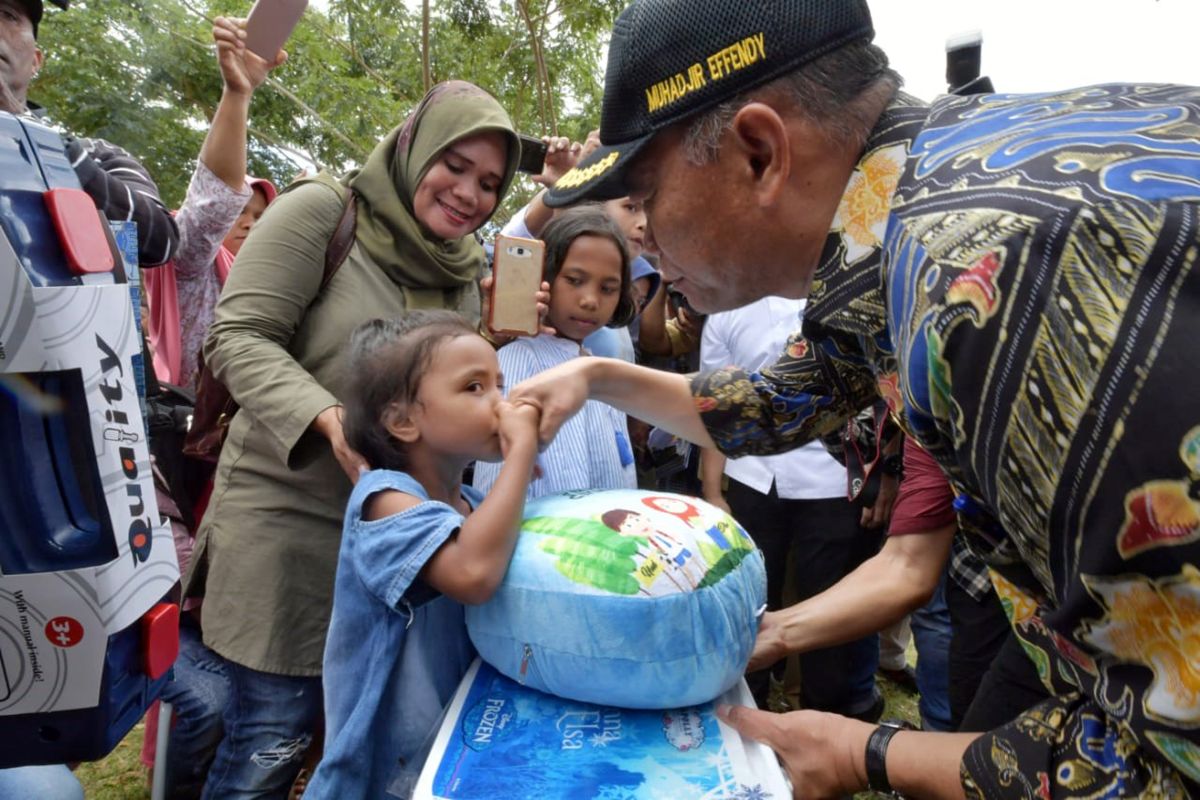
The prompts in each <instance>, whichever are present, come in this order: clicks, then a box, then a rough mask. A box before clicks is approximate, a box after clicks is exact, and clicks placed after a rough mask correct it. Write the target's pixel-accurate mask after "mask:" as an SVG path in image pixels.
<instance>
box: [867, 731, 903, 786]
mask: <svg viewBox="0 0 1200 800" xmlns="http://www.w3.org/2000/svg"><path fill="white" fill-rule="evenodd" d="M904 729H905V726H904V725H902V724H900V723H898V722H880V723H879V727H877V728H876V729H875V730H873V731H871V736H870V737H869V738H868V739H867V786H868V788H870V789H871V791H873V792H891V791H892V784H891V783H889V782H888V776H887V748H888V744H889V743H890V742H891V741H892V737H893V736H895V735H896V734H897V733H898V732H900V731H902V730H904Z"/></svg>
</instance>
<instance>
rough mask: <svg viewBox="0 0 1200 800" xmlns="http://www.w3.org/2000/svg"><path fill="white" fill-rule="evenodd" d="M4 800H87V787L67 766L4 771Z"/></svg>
mask: <svg viewBox="0 0 1200 800" xmlns="http://www.w3.org/2000/svg"><path fill="white" fill-rule="evenodd" d="M0 797H3V798H4V800H83V786H82V785H81V784H80V783H79V779H78V778H76V777H75V776H74V775H73V774H72V773H71V770H69V769H67V766H66V765H65V764H50V765H48V766H44V767H13V768H12V769H0Z"/></svg>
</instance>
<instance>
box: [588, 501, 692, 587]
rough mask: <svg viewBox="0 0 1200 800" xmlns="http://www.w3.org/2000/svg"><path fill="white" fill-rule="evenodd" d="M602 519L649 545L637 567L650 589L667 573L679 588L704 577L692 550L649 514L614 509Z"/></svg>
mask: <svg viewBox="0 0 1200 800" xmlns="http://www.w3.org/2000/svg"><path fill="white" fill-rule="evenodd" d="M600 520H601V521H602V522H603V523H604V524H605V525H607V526H608V527H610V528H612V529H613V530H614V531H616V532H617V533H619V534H621V535H622V536H630V537H634V536H636V537H641V538H643V539H645V540H646V542H647V543H648V544H649V546H650V552H649V553H646V554H644V557H645V560H644V561H643V563H642V564H641V565H639V567H638V569H637V578H638V580H639V581H641V582H642V585H643V586H645V587H647V589H650V588H651V587H652V585H653V584H654V583H655V582H657V581H658V579H659V578H660V577H664V576H665V577H666V578H667V580H669V581H670V582H671V583H673V584H674V585H675V586H676V588H678V589H679V590H680V591H687V590H689V589H695V588H696V587H697V586H699V585H700V582H701V581H702V580H704V575H703V574H698V570H697V569H696V565H695V563H694V561H693V558H692V551H691V550H689V549H688V548H687V547H686V546H685V545H684V543H683V542H681V541H680V540H679V539H678V538H677V537H675V536H674V535H672V534H670V533H667V532H666V531H660V530H658V529H656V528H655V527H654V523H653V521H652V520H651V518H650V516H649V515H647V514H641V513H638V512H637V511H630V510H629V509H624V508H614V509H612V510H611V511H606V512H604V514H603V515H602V516H601V517H600ZM659 565H661V566H659ZM677 578H678V579H682V580H678V579H677ZM663 593H665V592H663V591H661V590H660V591H657V592H655V591H651V592H650V594H663Z"/></svg>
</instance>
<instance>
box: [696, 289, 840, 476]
mask: <svg viewBox="0 0 1200 800" xmlns="http://www.w3.org/2000/svg"><path fill="white" fill-rule="evenodd" d="M804 303H805V301H804V300H790V299H788V298H786V297H764V298H763V299H762V300H759V301H757V302H754V303H751V304H750V305H747V306H742V307H741V308H735V309H733V310H731V311H722V312H720V313H717V314H710V315H709V317H708V320H707V321H706V322H705V323H704V336H703V338H702V339H701V343H700V368H701V369H702V370H710V369H719V368H721V367H727V366H730V365H736V366H738V367H741V368H742V369H746V370H750V371H755V370H759V369H762V368H763V367H767V366H770V365H771V364H774V363H775V362H776V361H778V360H779V356H780V355H781V354H782V353H783V348H784V346H785V345H786V344H787V340H788V337H789V336H791V335H792V334H793V333H795V332H796V331H798V330H800V320H801V319H803V316H804ZM725 474H726V475H728V476H729V477H730V478H732V479H734V480H736V481H738V482H740V483H744V484H745V485H747V486H749V487H750V488H752V489H754V490H755V491H757V492H762V493H763V494H767V493H768V492H770V491H771V484H772V483H774V484H775V491H776V492H777V493H778V494H779V496H780V497H784V498H789V499H796V500H819V499H826V498H830V497H845V496H846V468H845V467H843V466H842V465H841V464H839V463H838V462H837V461H836V460H835V459H834V458H833V457H832V456H830V455H829V453H828V452H827V451H826V450H825V447H824V445H822V444H821V443H820V442H819V441H816V442H809V443H808V444H806V445H804V446H803V447H799V448H797V449H795V450H792V451H790V452H787V453H781V454H779V455H774V456H743V457H742V458H731V459H728V460H727V461H726V462H725Z"/></svg>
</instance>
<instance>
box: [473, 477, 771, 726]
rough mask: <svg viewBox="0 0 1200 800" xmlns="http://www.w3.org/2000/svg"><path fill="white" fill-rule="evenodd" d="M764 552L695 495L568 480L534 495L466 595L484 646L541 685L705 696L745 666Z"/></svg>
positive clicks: (579, 696) (760, 602)
mask: <svg viewBox="0 0 1200 800" xmlns="http://www.w3.org/2000/svg"><path fill="white" fill-rule="evenodd" d="M766 586H767V581H766V571H765V568H764V566H763V559H762V553H761V552H760V551H759V550H758V549H757V548H756V547H755V546H754V542H752V541H751V540H750V537H749V536H747V535H746V532H745V531H744V530H743V529H742V528H741V526H740V525H738V524H737V522H735V521H734V520H733V518H732V517H730V516H729V515H728V514H726V513H725V512H723V511H721V510H719V509H717V508H715V507H714V506H711V505H709V504H707V503H705V502H704V501H702V500H699V499H697V498H694V497H684V496H682V495H675V494H667V493H655V492H646V491H637V490H606V491H576V492H564V493H562V494H556V495H548V496H546V497H542V498H539V499H537V500H534V501H533V502H530V503H529V504H528V505H527V506H526V509H525V522H524V523H523V524H522V527H521V536H520V539H519V541H518V543H517V548H516V552H515V553H514V554H513V558H512V562H511V564H510V565H509V568H508V574H507V575H506V576H505V578H504V583H503V584H502V585H501V586H500V589H499V590H498V591H497V592H496V594H495V595H494V596H493V598H492V599H491V600H490V601H489V602H487V603H484V604H483V605H480V606H473V607H468V608H467V627H468V629H469V631H470V634H471V640H472V641H473V642H474V643H475V647H476V648H477V649H478V650H479V654H480V656H482V657H483V659H484V660H485V661H487V662H488V663H490V664H491V665H492V666H494V667H495V668H496V669H497V670H499V671H500V672H502V673H503V674H505V675H507V676H508V677H510V678H512V679H513V680H516V681H518V682H519V683H522V684H524V685H526V686H530V687H532V688H534V689H538V690H540V691H543V692H548V693H550V694H554V695H558V696H560V697H565V698H570V699H572V700H581V701H584V702H589V703H597V704H601V705H611V706H621V707H625V708H679V707H684V706H689V705H695V704H698V703H704V702H707V701H709V700H712V699H713V698H714V697H716V696H718V695H719V694H721V693H722V692H724V691H726V690H727V689H729V688H730V687H732V686H733V685H734V684H736V683H737V681H738V680H739V679H740V678H741V676H742V673H743V671H744V670H745V667H746V662H747V661H748V660H749V658H750V652H751V650H752V649H753V646H754V638H755V635H756V634H757V632H758V621H759V617H760V615H761V613H762V610H763V608H764V605H765V603H766Z"/></svg>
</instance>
